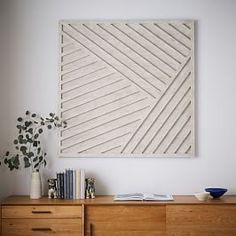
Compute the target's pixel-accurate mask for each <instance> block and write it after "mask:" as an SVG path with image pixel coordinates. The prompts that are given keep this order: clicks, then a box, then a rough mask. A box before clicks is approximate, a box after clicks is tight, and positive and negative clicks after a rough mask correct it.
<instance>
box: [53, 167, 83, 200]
mask: <svg viewBox="0 0 236 236" xmlns="http://www.w3.org/2000/svg"><path fill="white" fill-rule="evenodd" d="M57 197H58V198H61V199H84V198H85V172H84V170H83V169H78V170H71V169H66V170H65V171H64V172H61V173H57Z"/></svg>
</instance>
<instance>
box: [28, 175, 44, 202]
mask: <svg viewBox="0 0 236 236" xmlns="http://www.w3.org/2000/svg"><path fill="white" fill-rule="evenodd" d="M41 197H42V182H41V177H40V173H39V172H36V171H35V172H32V174H31V183H30V198H31V199H39V198H41Z"/></svg>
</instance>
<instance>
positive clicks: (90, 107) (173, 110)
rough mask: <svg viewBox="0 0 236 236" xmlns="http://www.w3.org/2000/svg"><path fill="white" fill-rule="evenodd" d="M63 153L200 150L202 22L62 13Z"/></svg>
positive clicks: (156, 153)
mask: <svg viewBox="0 0 236 236" xmlns="http://www.w3.org/2000/svg"><path fill="white" fill-rule="evenodd" d="M60 116H61V118H62V119H64V120H66V121H67V123H68V126H67V128H65V129H64V130H62V131H61V132H60V143H59V147H60V151H59V152H60V155H61V156H65V157H77V156H78V157H80V156H81V157H83V156H103V155H104V156H112V155H115V156H126V157H127V156H147V157H148V156H153V157H158V156H166V157H168V156H174V157H178V156H187V157H190V156H194V154H195V142H194V140H195V132H194V22H193V21H181V20H179V21H164V20H162V21H158V20H156V21H138V22H137V21H113V22H109V21H66V20H65V21H61V22H60Z"/></svg>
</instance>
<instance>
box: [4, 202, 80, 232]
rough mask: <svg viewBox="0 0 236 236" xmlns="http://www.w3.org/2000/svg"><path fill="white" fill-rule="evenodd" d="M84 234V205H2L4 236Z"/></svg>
mask: <svg viewBox="0 0 236 236" xmlns="http://www.w3.org/2000/svg"><path fill="white" fill-rule="evenodd" d="M18 235H24V236H31V235H32V236H33V235H60V236H62V235H63V236H68V235H72V236H73V235H76V236H81V235H82V207H81V206H78V205H77V206H74V205H71V206H64V205H53V204H52V205H28V206H24V205H23V206H18V205H10V206H8V205H6V206H3V207H2V236H18Z"/></svg>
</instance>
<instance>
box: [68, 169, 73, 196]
mask: <svg viewBox="0 0 236 236" xmlns="http://www.w3.org/2000/svg"><path fill="white" fill-rule="evenodd" d="M69 172H70V181H69V185H70V187H69V198H70V199H73V170H70V171H69Z"/></svg>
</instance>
